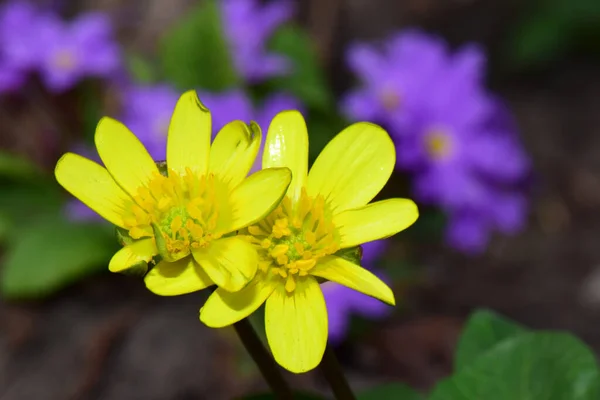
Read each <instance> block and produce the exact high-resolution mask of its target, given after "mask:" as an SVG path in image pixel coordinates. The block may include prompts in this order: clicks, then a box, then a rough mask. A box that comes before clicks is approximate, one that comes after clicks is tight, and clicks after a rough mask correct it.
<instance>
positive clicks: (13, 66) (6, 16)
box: [0, 1, 44, 92]
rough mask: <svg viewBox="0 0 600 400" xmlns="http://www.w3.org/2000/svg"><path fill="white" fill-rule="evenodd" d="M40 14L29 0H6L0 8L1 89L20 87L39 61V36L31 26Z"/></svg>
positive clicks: (41, 19) (4, 90) (41, 20)
mask: <svg viewBox="0 0 600 400" xmlns="http://www.w3.org/2000/svg"><path fill="white" fill-rule="evenodd" d="M43 22H44V21H43V18H42V17H41V16H40V15H39V13H38V11H37V10H36V9H35V8H34V7H33V6H32V5H31V4H30V3H28V2H24V1H9V2H7V3H5V4H4V5H3V6H2V7H1V8H0V92H7V91H12V90H15V89H17V88H19V87H20V86H21V85H22V84H23V83H24V82H25V79H26V76H27V72H28V71H29V70H30V69H32V68H34V67H36V66H37V64H38V62H39V53H40V48H39V47H40V46H39V38H38V36H37V33H36V32H35V30H33V29H30V27H31V26H38V27H39V26H40V25H43Z"/></svg>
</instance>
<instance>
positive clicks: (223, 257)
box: [192, 236, 258, 292]
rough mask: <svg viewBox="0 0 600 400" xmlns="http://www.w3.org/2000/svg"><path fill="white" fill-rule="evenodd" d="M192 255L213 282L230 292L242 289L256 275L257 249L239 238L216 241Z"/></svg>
mask: <svg viewBox="0 0 600 400" xmlns="http://www.w3.org/2000/svg"><path fill="white" fill-rule="evenodd" d="M192 254H193V255H194V259H195V260H196V261H197V262H198V264H200V266H201V267H202V269H203V270H204V272H206V274H207V275H208V276H209V277H210V278H211V279H212V281H213V282H214V283H215V284H216V285H217V286H219V287H221V288H223V289H225V290H227V291H229V292H236V291H238V290H240V289H242V288H243V287H244V286H246V284H248V282H250V280H251V279H252V278H254V275H255V274H256V268H257V265H258V255H257V254H256V249H255V248H254V247H253V246H252V245H251V244H250V243H249V242H247V241H246V240H244V239H242V238H241V237H238V236H233V237H227V238H222V239H218V240H214V241H213V242H211V244H210V245H209V246H208V247H207V248H203V249H197V250H194V251H193V253H192Z"/></svg>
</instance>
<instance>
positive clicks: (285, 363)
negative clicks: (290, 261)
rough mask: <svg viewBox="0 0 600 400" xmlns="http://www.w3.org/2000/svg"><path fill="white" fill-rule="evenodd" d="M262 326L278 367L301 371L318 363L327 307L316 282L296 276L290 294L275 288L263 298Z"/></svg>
mask: <svg viewBox="0 0 600 400" xmlns="http://www.w3.org/2000/svg"><path fill="white" fill-rule="evenodd" d="M265 328H266V332H267V340H268V341H269V346H270V347H271V351H272V352H273V357H274V358H275V361H277V362H278V363H279V364H280V365H281V366H282V367H284V368H285V369H287V370H289V371H291V372H294V373H301V372H306V371H310V370H311V369H313V368H315V367H316V366H317V365H319V363H320V362H321V359H322V358H323V353H324V352H325V346H326V344H327V308H326V307H325V299H324V298H323V293H322V292H321V288H320V287H319V284H318V283H317V281H316V280H315V279H314V278H313V277H311V276H307V277H306V278H304V279H298V280H297V281H296V289H295V290H294V291H293V292H292V293H288V292H287V291H286V290H285V289H284V288H283V287H278V288H277V289H276V290H275V291H274V292H273V293H272V294H271V296H270V297H269V298H268V299H267V305H266V308H265Z"/></svg>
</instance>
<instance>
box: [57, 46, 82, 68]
mask: <svg viewBox="0 0 600 400" xmlns="http://www.w3.org/2000/svg"><path fill="white" fill-rule="evenodd" d="M53 61H54V65H55V66H56V67H57V68H59V69H63V70H69V69H73V67H75V62H76V59H75V56H74V55H73V53H72V52H70V51H68V50H61V51H59V52H57V53H56V55H55V56H54V60H53Z"/></svg>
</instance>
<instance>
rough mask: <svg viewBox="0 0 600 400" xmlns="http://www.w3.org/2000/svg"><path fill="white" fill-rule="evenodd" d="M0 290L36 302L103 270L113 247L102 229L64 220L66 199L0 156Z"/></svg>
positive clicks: (21, 164) (48, 182) (24, 166)
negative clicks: (37, 299) (1, 251)
mask: <svg viewBox="0 0 600 400" xmlns="http://www.w3.org/2000/svg"><path fill="white" fill-rule="evenodd" d="M2 164H4V167H0V191H1V193H2V195H1V196H0V244H1V246H2V249H3V263H2V270H1V275H0V279H1V281H0V290H1V291H2V294H3V296H4V297H8V298H19V299H29V298H39V297H42V296H46V295H49V294H51V293H52V292H54V291H56V290H58V289H61V288H63V287H65V286H66V285H68V284H70V283H73V282H75V281H77V280H78V279H80V278H82V277H84V276H88V275H89V274H92V273H94V272H97V271H100V270H105V269H106V265H107V264H108V261H109V260H110V256H111V255H112V254H113V253H114V252H115V250H116V249H117V247H118V244H117V243H116V241H115V236H114V230H113V229H112V228H111V227H110V226H108V225H107V224H77V223H73V222H70V221H67V220H66V218H65V216H64V215H63V204H64V199H65V196H64V195H63V193H62V192H61V189H60V187H59V186H58V184H57V183H56V182H54V179H52V178H51V177H50V176H47V175H45V174H43V173H42V172H39V171H38V170H37V168H36V167H34V166H33V165H32V164H30V163H29V162H27V161H26V160H25V159H22V158H18V157H15V156H12V155H9V154H5V153H0V165H2Z"/></svg>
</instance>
